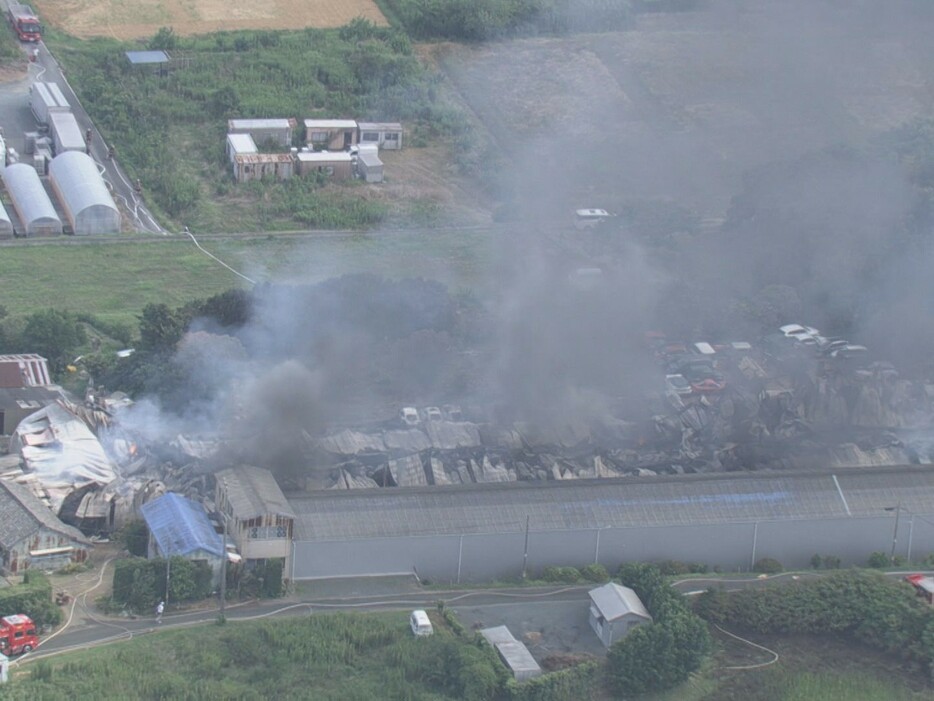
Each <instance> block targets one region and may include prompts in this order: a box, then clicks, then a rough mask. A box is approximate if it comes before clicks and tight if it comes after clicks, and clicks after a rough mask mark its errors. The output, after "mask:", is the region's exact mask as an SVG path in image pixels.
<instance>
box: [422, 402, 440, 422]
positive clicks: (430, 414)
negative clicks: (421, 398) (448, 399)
mask: <svg viewBox="0 0 934 701" xmlns="http://www.w3.org/2000/svg"><path fill="white" fill-rule="evenodd" d="M425 420H426V421H444V415H443V414H442V413H441V409H439V408H438V407H436V406H430V407H426V408H425Z"/></svg>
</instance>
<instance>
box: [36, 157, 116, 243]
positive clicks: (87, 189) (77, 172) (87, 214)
mask: <svg viewBox="0 0 934 701" xmlns="http://www.w3.org/2000/svg"><path fill="white" fill-rule="evenodd" d="M49 181H50V182H51V183H52V190H53V192H54V193H55V196H56V197H57V198H58V201H59V202H61V204H62V208H63V209H64V210H65V216H66V217H67V218H68V223H69V224H70V225H71V229H72V231H73V232H74V233H75V234H76V235H79V236H80V235H86V234H117V233H120V210H119V209H117V205H116V204H115V203H114V200H113V197H111V196H110V191H109V190H108V189H107V185H106V184H105V183H104V179H103V178H102V177H101V174H100V171H99V170H98V169H97V165H96V164H95V163H94V159H92V158H91V157H90V156H88V155H87V154H85V153H82V152H80V151H67V152H65V153H62V154H60V155H58V156H56V157H55V158H53V159H52V163H51V164H50V165H49Z"/></svg>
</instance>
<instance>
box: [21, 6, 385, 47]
mask: <svg viewBox="0 0 934 701" xmlns="http://www.w3.org/2000/svg"><path fill="white" fill-rule="evenodd" d="M37 5H38V8H37V9H38V11H39V14H40V16H41V17H42V19H43V21H44V22H45V23H47V24H50V25H53V26H55V27H57V28H58V29H61V30H63V31H66V32H68V33H69V34H73V35H75V36H79V37H92V36H107V37H113V38H115V39H136V38H140V37H148V36H152V35H153V34H155V33H156V31H158V29H159V28H160V27H172V28H173V29H174V30H175V33H176V34H180V35H189V34H207V33H209V32H216V31H221V30H236V29H298V28H302V27H340V26H342V25H344V24H347V23H348V22H350V21H351V20H352V19H354V18H355V17H364V18H365V19H368V20H370V21H371V22H373V23H375V24H380V25H385V24H386V18H385V17H383V14H382V13H381V12H380V11H379V8H378V7H377V6H376V4H375V3H374V2H373V0H264V1H263V2H258V1H257V0H129V1H128V0H43V1H41V2H38V3H37Z"/></svg>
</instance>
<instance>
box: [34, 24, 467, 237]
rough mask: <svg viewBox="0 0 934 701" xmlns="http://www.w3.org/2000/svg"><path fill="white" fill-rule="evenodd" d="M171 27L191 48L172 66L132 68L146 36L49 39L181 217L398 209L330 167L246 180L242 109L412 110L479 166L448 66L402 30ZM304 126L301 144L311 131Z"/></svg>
mask: <svg viewBox="0 0 934 701" xmlns="http://www.w3.org/2000/svg"><path fill="white" fill-rule="evenodd" d="M157 39H159V42H161V43H163V44H164V43H165V42H166V41H170V42H171V43H172V45H173V56H174V57H176V58H177V63H176V64H173V66H172V69H171V70H170V71H169V72H168V74H167V75H164V76H161V75H159V74H158V73H153V72H152V71H150V70H146V69H140V68H139V67H132V66H131V65H130V64H129V63H128V62H127V61H126V59H125V57H124V55H123V53H124V51H126V50H128V49H134V48H139V47H137V46H134V45H132V44H129V43H123V42H117V41H112V40H107V39H95V40H89V41H76V40H73V39H71V38H68V37H65V36H61V35H53V36H51V37H50V38H49V42H50V44H51V45H52V46H53V48H54V51H55V54H56V57H57V58H58V59H59V60H60V61H61V62H62V64H63V65H64V66H65V68H66V70H67V72H68V74H69V77H70V79H71V81H72V84H73V86H74V88H75V90H76V92H77V93H78V95H79V97H80V98H81V101H82V103H83V104H84V105H85V106H86V108H87V109H88V110H89V112H90V113H91V117H92V118H93V119H94V122H95V124H96V125H97V126H98V128H99V129H100V130H101V132H102V133H103V134H104V137H105V140H106V141H107V142H108V143H113V144H115V145H116V148H117V152H118V153H119V157H120V161H121V164H122V165H123V166H124V167H125V168H126V169H127V170H128V172H129V175H130V176H131V177H133V178H139V179H140V181H141V182H142V185H143V188H144V190H145V192H146V195H147V201H148V202H149V201H151V202H152V203H153V205H154V206H155V208H156V210H157V211H158V212H160V213H161V214H162V215H163V217H164V218H166V219H167V220H170V221H172V222H175V223H176V224H178V225H181V224H182V223H184V224H186V225H189V226H190V227H191V228H192V229H193V230H201V231H204V230H209V231H210V230H231V229H236V230H240V231H249V230H257V229H263V230H272V229H283V228H298V227H299V226H302V227H309V226H313V227H328V228H365V227H366V226H369V225H372V224H374V223H376V222H378V221H379V220H381V219H382V217H383V216H384V215H385V209H384V208H383V206H382V205H380V204H379V203H375V202H368V201H365V200H361V198H360V196H359V193H357V192H355V188H354V187H353V186H351V185H347V186H338V185H330V184H324V181H322V180H320V179H318V178H309V179H307V180H305V179H296V178H293V179H292V180H290V181H286V182H284V183H273V182H269V183H262V184H261V185H257V184H247V185H236V184H234V183H233V182H232V181H231V176H230V172H229V163H228V162H227V160H226V158H225V153H224V134H225V133H226V128H227V119H229V118H231V117H272V116H276V117H293V118H296V119H299V120H301V119H304V118H313V117H345V118H356V119H361V120H370V121H402V122H403V123H405V125H406V128H407V129H409V130H416V131H418V132H419V133H420V134H421V135H422V136H423V137H426V136H427V137H429V138H434V137H437V136H443V137H444V138H445V139H447V140H448V141H449V142H450V143H452V144H453V149H454V151H455V156H456V158H459V159H461V162H462V163H463V164H469V163H474V165H475V161H473V160H472V159H471V157H470V156H469V153H470V152H471V151H473V150H474V149H475V147H476V146H477V144H476V140H475V139H474V135H473V132H472V129H471V127H470V124H469V122H468V120H467V118H466V116H465V115H464V114H463V113H462V112H460V111H459V110H458V109H457V108H456V107H454V106H453V105H452V104H451V103H449V102H447V101H446V100H445V99H444V97H443V95H442V92H443V91H442V90H441V89H440V81H441V77H440V76H438V75H433V74H430V73H429V72H428V71H426V70H425V69H424V68H423V66H422V65H421V64H420V63H419V61H418V59H417V57H416V56H415V54H414V52H413V50H412V45H411V43H410V41H409V39H408V37H406V35H405V34H403V33H402V32H401V31H399V30H396V29H392V28H385V27H377V26H375V25H373V24H371V23H370V22H367V21H366V20H363V19H357V20H354V21H353V22H351V23H350V24H349V25H347V26H345V27H342V28H341V29H339V30H318V29H306V30H302V31H299V32H271V31H250V32H230V33H219V34H213V35H207V36H200V37H178V36H175V35H174V34H171V33H169V32H162V33H160V35H157ZM154 41H155V39H154ZM300 125H301V122H299V128H297V129H296V132H297V134H296V137H295V143H296V145H297V144H298V143H300V139H301V138H303V136H304V133H303V129H302V128H301V126H300ZM234 212H236V215H235V216H232V214H233V213H234Z"/></svg>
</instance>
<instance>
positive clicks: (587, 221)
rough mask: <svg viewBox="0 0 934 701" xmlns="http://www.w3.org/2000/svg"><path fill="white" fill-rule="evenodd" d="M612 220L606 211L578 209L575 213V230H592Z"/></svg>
mask: <svg viewBox="0 0 934 701" xmlns="http://www.w3.org/2000/svg"><path fill="white" fill-rule="evenodd" d="M609 218H610V213H609V212H607V211H606V210H605V209H578V210H576V211H575V212H574V228H575V229H590V228H593V227H595V226H599V225H600V224H602V223H603V222H605V221H606V220H607V219H609Z"/></svg>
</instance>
